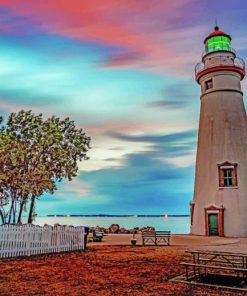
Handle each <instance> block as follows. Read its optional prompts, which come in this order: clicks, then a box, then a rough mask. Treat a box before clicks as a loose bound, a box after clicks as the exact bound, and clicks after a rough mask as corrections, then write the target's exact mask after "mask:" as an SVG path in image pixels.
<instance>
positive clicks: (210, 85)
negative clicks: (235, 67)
mask: <svg viewBox="0 0 247 296" xmlns="http://www.w3.org/2000/svg"><path fill="white" fill-rule="evenodd" d="M210 88H213V79H209V80H207V81H205V90H208V89H210Z"/></svg>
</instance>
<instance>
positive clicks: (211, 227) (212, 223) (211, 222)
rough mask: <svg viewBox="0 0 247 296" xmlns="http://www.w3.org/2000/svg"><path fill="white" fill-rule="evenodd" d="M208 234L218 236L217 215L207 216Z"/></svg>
mask: <svg viewBox="0 0 247 296" xmlns="http://www.w3.org/2000/svg"><path fill="white" fill-rule="evenodd" d="M208 234H209V235H219V217H218V214H217V213H210V214H208Z"/></svg>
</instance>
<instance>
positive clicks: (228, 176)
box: [218, 162, 238, 188]
mask: <svg viewBox="0 0 247 296" xmlns="http://www.w3.org/2000/svg"><path fill="white" fill-rule="evenodd" d="M218 169H219V187H220V188H225V187H237V186H238V183H237V164H236V163H235V164H232V163H229V162H225V163H223V164H219V165H218Z"/></svg>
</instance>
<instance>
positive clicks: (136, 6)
mask: <svg viewBox="0 0 247 296" xmlns="http://www.w3.org/2000/svg"><path fill="white" fill-rule="evenodd" d="M192 5H193V6H195V1H194V0H177V1H173V2H171V1H170V2H167V1H163V0H154V1H152V4H150V1H149V0H143V1H122V0H118V1H117V0H105V1H104V3H103V2H102V1H101V0H94V1H91V2H90V3H87V2H86V1H79V0H72V1H69V2H68V1H63V3H62V4H61V1H60V0H51V1H48V2H43V1H42V2H37V1H35V3H34V2H33V0H27V1H25V3H23V1H20V0H11V1H7V0H2V1H1V2H0V9H1V8H2V9H4V11H6V12H7V13H8V14H10V15H12V21H11V22H9V23H7V24H6V26H8V25H9V26H11V28H12V30H13V31H15V33H16V32H17V33H18V30H20V29H19V28H22V29H21V32H23V28H26V31H27V32H29V31H30V28H33V31H32V32H34V31H35V30H39V31H43V33H46V34H53V35H54V34H55V35H61V36H64V37H67V38H70V39H77V40H80V41H82V42H90V43H94V44H97V45H102V46H105V48H108V49H109V51H107V53H106V55H105V57H103V58H102V61H101V62H99V66H104V67H111V68H112V67H116V68H122V67H125V68H126V67H133V66H134V67H138V68H140V67H144V68H149V69H151V70H152V69H160V70H162V71H164V69H173V71H175V70H176V69H177V65H178V63H180V67H183V66H184V65H185V64H186V65H187V64H188V63H190V62H191V59H192V58H191V57H192V55H191V53H188V52H186V55H187V56H186V58H185V55H184V54H182V51H181V46H179V43H180V42H181V41H180V40H179V38H178V39H176V38H174V36H176V35H181V34H184V35H186V36H187V38H188V39H190V37H191V35H192V34H194V32H195V29H194V28H193V26H192V25H190V24H189V25H186V22H182V21H181V20H183V19H185V18H186V20H187V19H188V15H189V14H190V13H189V12H190V10H191V9H190V6H192ZM185 10H186V13H187V15H185ZM178 19H179V20H180V21H177V20H178ZM20 21H22V23H21V25H20ZM198 23H199V22H198ZM198 33H199V30H198V32H197V35H198ZM182 48H183V49H185V48H187V45H186V46H185V44H183V47H182ZM181 54H182V55H181Z"/></svg>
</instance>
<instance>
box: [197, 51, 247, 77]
mask: <svg viewBox="0 0 247 296" xmlns="http://www.w3.org/2000/svg"><path fill="white" fill-rule="evenodd" d="M213 59H215V60H217V66H233V67H237V68H240V69H245V62H244V60H243V59H241V58H239V57H236V58H234V60H233V61H232V63H228V62H226V61H225V56H215V57H212V58H211V60H213ZM215 66H216V65H215V64H213V63H212V64H211V65H205V63H204V62H200V63H198V64H196V66H195V74H196V75H197V74H198V73H199V72H201V71H203V70H205V69H209V68H214V67H215Z"/></svg>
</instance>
